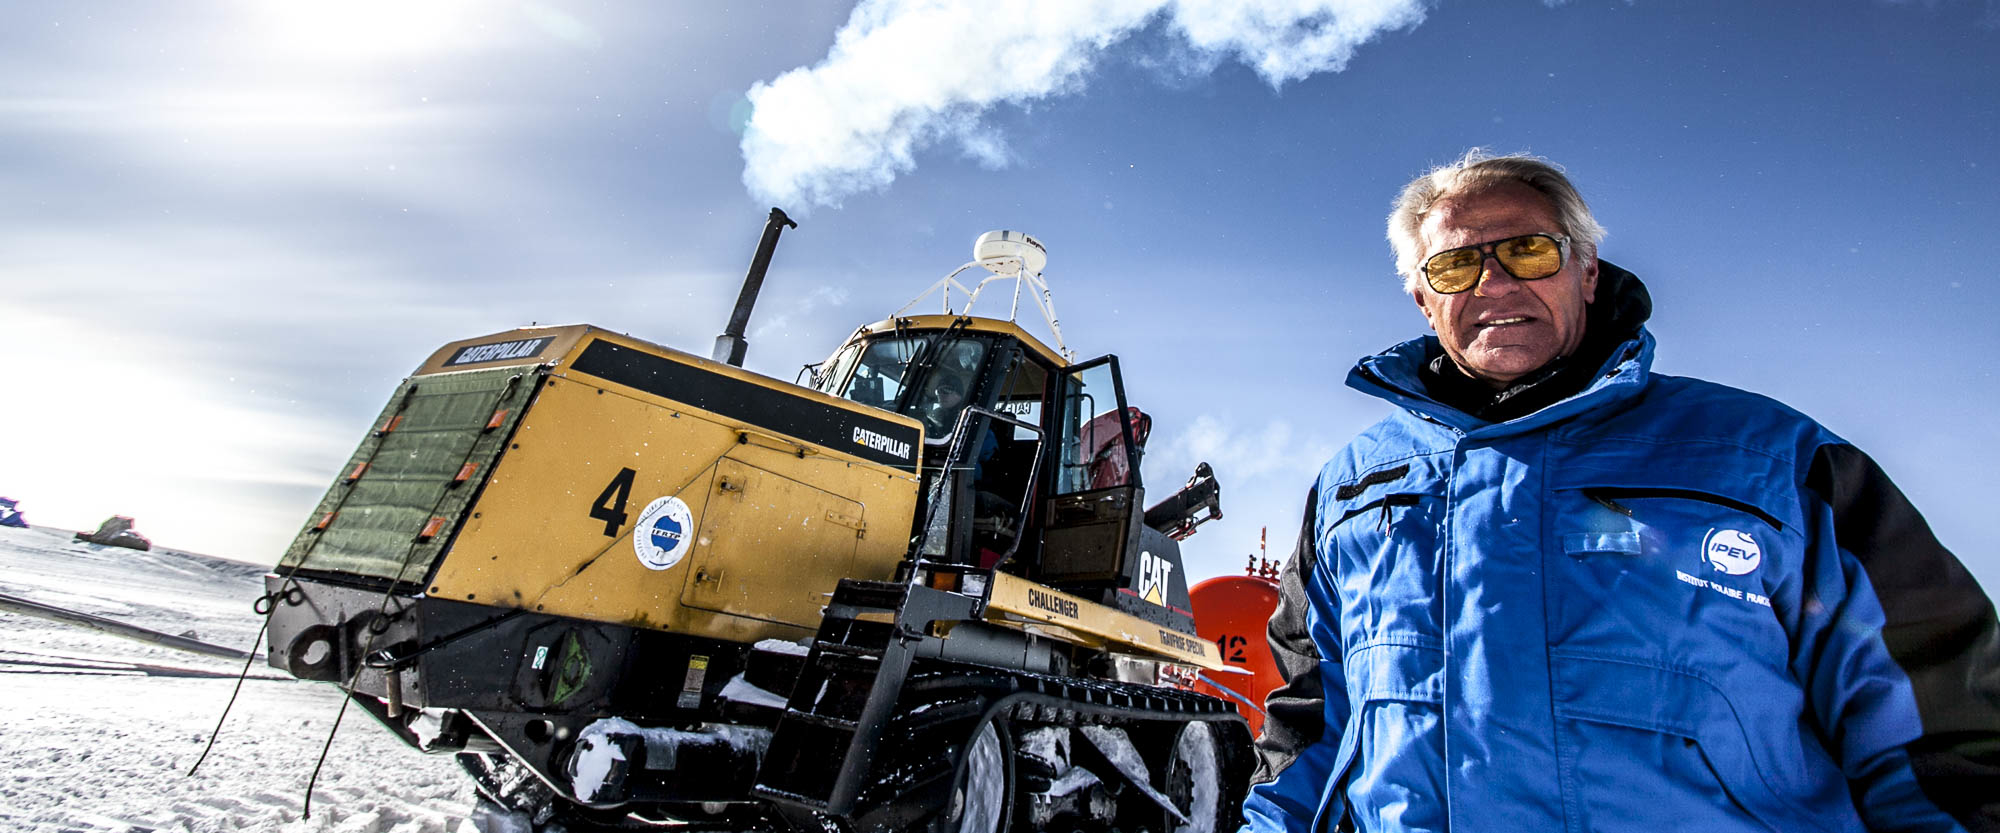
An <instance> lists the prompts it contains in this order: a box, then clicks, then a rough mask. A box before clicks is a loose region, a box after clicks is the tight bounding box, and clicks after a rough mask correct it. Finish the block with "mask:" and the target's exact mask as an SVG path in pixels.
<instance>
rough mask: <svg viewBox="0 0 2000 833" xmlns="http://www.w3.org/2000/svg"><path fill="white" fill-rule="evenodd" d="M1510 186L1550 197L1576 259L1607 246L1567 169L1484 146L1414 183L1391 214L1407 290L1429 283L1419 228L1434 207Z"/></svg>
mask: <svg viewBox="0 0 2000 833" xmlns="http://www.w3.org/2000/svg"><path fill="white" fill-rule="evenodd" d="M1508 182H1518V183H1520V184H1522V185H1526V186H1528V187H1529V188H1533V189H1535V191H1536V192H1537V193H1540V194H1541V195H1542V196H1544V197H1547V198H1548V200H1549V205H1551V206H1552V207H1554V208H1555V212H1556V222H1557V223H1560V224H1561V225H1562V233H1563V234H1566V235H1568V236H1569V239H1570V251H1571V256H1572V257H1581V258H1587V259H1588V258H1596V257H1597V244H1599V243H1602V242H1604V226H1601V225H1598V223H1597V218H1595V217H1592V216H1590V206H1588V205H1585V204H1584V202H1583V195H1582V194H1579V193H1577V192H1576V186H1574V185H1571V184H1570V181H1569V177H1566V176H1563V172H1562V168H1561V167H1559V166H1557V165H1556V164H1555V163H1553V162H1550V161H1548V160H1547V159H1543V158H1541V157H1539V156H1529V155H1527V154H1524V153H1523V154H1510V155H1507V156H1495V155H1493V154H1491V153H1487V152H1486V150H1485V149H1484V148H1473V149H1471V150H1468V151H1466V152H1465V155H1464V156H1461V157H1459V158H1458V159H1457V160H1455V161H1453V162H1450V163H1447V164H1444V165H1439V166H1438V167H1435V168H1432V169H1431V170H1430V171H1428V172H1426V173H1425V174H1424V175H1422V176H1419V177H1417V178H1416V179H1414V180H1411V181H1410V184H1409V185H1406V186H1403V193H1402V194H1400V195H1398V196H1397V197H1396V203H1395V206H1394V207H1393V208H1392V209H1391V210H1390V212H1389V245H1391V246H1394V247H1395V249H1396V273H1397V274H1399V275H1402V276H1403V291H1405V292H1415V291H1417V287H1418V286H1419V285H1420V283H1419V282H1420V281H1421V280H1423V273H1422V271H1421V270H1420V269H1419V267H1420V266H1421V259H1422V258H1423V256H1424V250H1423V245H1424V244H1423V240H1422V238H1420V237H1419V236H1418V230H1419V229H1421V228H1422V227H1423V225H1424V218H1425V217H1426V216H1428V215H1429V214H1430V212H1431V209H1433V208H1435V207H1437V204H1438V203H1439V202H1441V201H1443V200H1446V199H1450V198H1454V197H1462V196H1467V195H1470V194H1477V193H1479V192H1481V191H1484V190H1486V189H1488V188H1492V187H1494V186H1496V185H1500V184H1503V183H1508Z"/></svg>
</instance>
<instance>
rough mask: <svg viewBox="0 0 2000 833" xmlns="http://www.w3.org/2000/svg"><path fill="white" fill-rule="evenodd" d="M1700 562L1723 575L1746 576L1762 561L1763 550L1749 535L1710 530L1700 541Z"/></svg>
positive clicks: (1754, 570)
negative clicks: (1706, 563)
mask: <svg viewBox="0 0 2000 833" xmlns="http://www.w3.org/2000/svg"><path fill="white" fill-rule="evenodd" d="M1701 560H1703V561H1705V562H1708V565H1709V566H1710V567H1713V568H1715V571H1716V572H1718V573H1722V574H1724V575H1731V576H1747V575H1749V574H1751V573H1753V572H1756V571H1757V565H1758V564H1761V563H1763V561H1764V548H1763V547H1760V546H1757V542H1756V541H1754V540H1751V538H1750V535H1749V533H1746V532H1739V531H1737V530H1734V529H1711V530H1709V531H1708V534H1707V535H1705V536H1702V539H1701Z"/></svg>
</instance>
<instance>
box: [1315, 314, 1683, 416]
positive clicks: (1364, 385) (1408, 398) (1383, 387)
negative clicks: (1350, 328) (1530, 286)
mask: <svg viewBox="0 0 2000 833" xmlns="http://www.w3.org/2000/svg"><path fill="white" fill-rule="evenodd" d="M1436 340H1437V338H1436V337H1435V336H1424V337H1422V338H1414V339H1411V340H1409V341H1406V342H1403V343H1402V344H1398V345H1396V346H1394V347H1391V348H1389V349H1388V350H1386V351H1383V352H1381V353H1378V354H1376V355H1373V356H1368V357H1366V358H1363V359H1362V360H1361V361H1360V362H1358V363H1356V364H1355V366H1354V369H1353V370H1351V371H1349V372H1348V374H1347V386H1348V387H1351V388H1354V389H1355V390H1358V391H1361V392H1362V393H1365V394H1368V395H1370V396H1374V397H1377V398H1380V399H1384V400H1387V401H1388V402H1389V403H1391V404H1393V405H1396V406H1397V407H1400V408H1403V409H1405V410H1407V411H1409V412H1411V413H1413V414H1415V415H1417V416H1418V417H1419V418H1422V419H1425V420H1428V421H1430V422H1435V423H1438V424H1440V425H1443V426H1445V427H1447V428H1451V429H1453V430H1455V431H1457V432H1458V433H1460V434H1464V435H1467V436H1473V435H1477V436H1481V437H1499V436H1506V435H1510V434H1517V433H1521V432H1524V431H1532V430H1535V429H1538V428H1541V427H1543V426H1546V425H1550V424H1553V423H1555V422H1558V421H1561V420H1564V419H1568V418H1570V417H1571V416H1574V415H1576V414H1579V413H1582V412H1584V411H1587V410H1590V409H1593V408H1599V407H1603V406H1605V405H1608V404H1611V403H1613V402H1617V401H1620V400H1623V399H1627V398H1630V397H1632V396H1634V395H1637V394H1638V392H1639V391H1640V390H1641V389H1642V388H1644V387H1645V385H1646V381H1647V379H1648V378H1650V376H1651V373H1652V366H1653V348H1654V346H1655V342H1654V340H1653V334H1652V333H1651V332H1648V331H1647V330H1646V329H1645V328H1644V327H1641V328H1640V329H1639V334H1638V336H1637V337H1635V338H1632V339H1629V340H1627V341H1625V342H1624V343H1622V344H1620V345H1619V346H1618V348H1617V349H1616V350H1613V351H1611V357H1610V358H1609V359H1606V360H1605V362H1604V364H1603V366H1601V367H1599V368H1598V371H1597V375H1596V376H1594V377H1593V378H1592V379H1591V382H1590V384H1589V385H1587V386H1585V387H1584V389H1583V390H1582V391H1579V392H1577V393H1576V394H1573V395H1571V396H1569V397H1567V398H1565V399H1562V400H1560V401H1558V402H1556V403H1555V404H1553V405H1550V406H1548V407H1546V408H1543V409H1541V410H1539V411H1536V412H1534V413H1531V414H1528V415H1527V416H1523V417H1519V418H1516V419H1513V420H1509V421H1507V422H1500V423H1494V422H1487V421H1486V420H1483V419H1480V418H1478V417H1475V416H1473V415H1471V414H1468V413H1465V412H1464V411H1461V410H1459V409H1457V408H1454V407H1451V406H1449V405H1446V404H1444V403H1442V402H1439V401H1437V400H1436V399H1433V398H1431V396H1430V394H1429V393H1428V392H1427V391H1426V390H1425V388H1424V383H1423V380H1422V379H1421V378H1419V376H1418V373H1419V370H1420V369H1421V368H1422V367H1423V363H1424V361H1425V359H1426V357H1427V355H1428V354H1429V353H1430V352H1431V350H1432V349H1433V348H1434V345H1433V344H1431V342H1435V341H1436Z"/></svg>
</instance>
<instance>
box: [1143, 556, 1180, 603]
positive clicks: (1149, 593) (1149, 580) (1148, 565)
mask: <svg viewBox="0 0 2000 833" xmlns="http://www.w3.org/2000/svg"><path fill="white" fill-rule="evenodd" d="M1173 573H1174V565H1173V562H1170V561H1168V560H1166V559H1164V558H1158V557H1155V556H1154V555H1153V554H1152V553H1150V552H1141V553H1139V598H1141V599H1145V600H1146V601H1148V602H1151V603H1153V604H1156V605H1161V606H1165V605H1166V603H1167V579H1168V577H1170V576H1172V575H1173Z"/></svg>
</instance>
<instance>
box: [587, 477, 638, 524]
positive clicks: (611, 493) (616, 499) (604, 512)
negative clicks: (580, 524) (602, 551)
mask: <svg viewBox="0 0 2000 833" xmlns="http://www.w3.org/2000/svg"><path fill="white" fill-rule="evenodd" d="M638 476H639V473H638V472H637V471H634V470H632V469H619V470H618V476H617V477H613V478H611V482H610V483H609V484H608V485H606V486H605V487H604V493H603V494H600V495H598V496H597V503H596V504H595V505H593V506H591V507H590V516H591V517H593V518H596V519H598V520H600V521H603V522H604V537H606V538H616V537H618V528H619V527H621V526H624V525H625V521H626V520H627V519H629V518H630V516H629V515H626V514H625V504H626V502H627V501H630V500H631V499H632V480H633V478H636V477H638Z"/></svg>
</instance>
